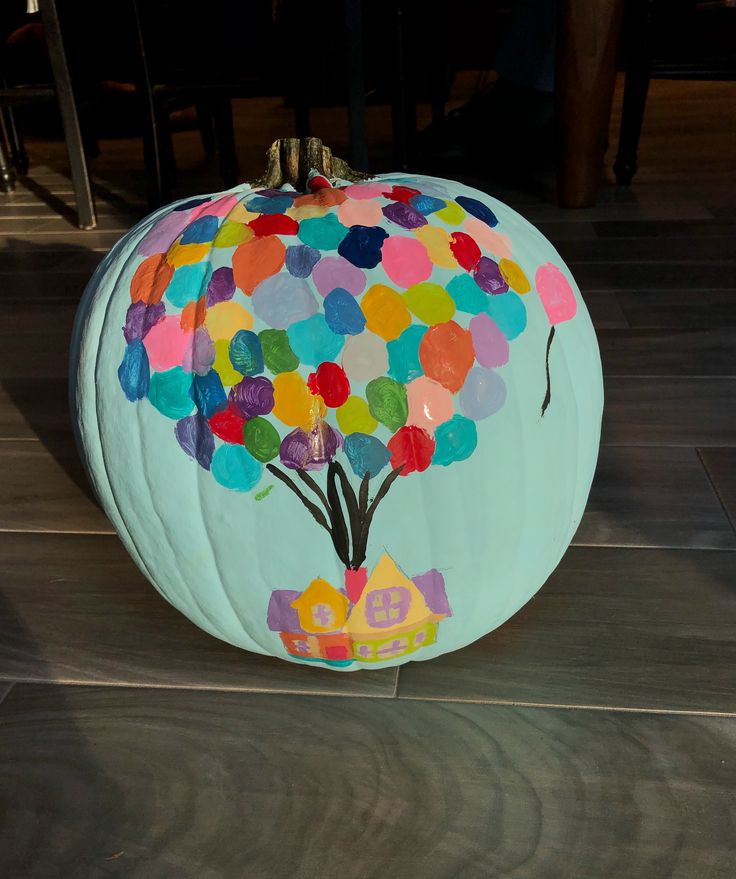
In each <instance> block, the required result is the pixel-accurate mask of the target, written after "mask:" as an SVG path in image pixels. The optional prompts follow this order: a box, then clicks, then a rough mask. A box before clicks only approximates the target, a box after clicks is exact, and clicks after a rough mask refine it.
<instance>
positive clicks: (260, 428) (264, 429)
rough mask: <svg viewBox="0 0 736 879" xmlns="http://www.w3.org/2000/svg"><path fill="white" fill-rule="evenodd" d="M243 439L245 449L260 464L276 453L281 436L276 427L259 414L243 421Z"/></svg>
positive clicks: (270, 458) (272, 457) (269, 459)
mask: <svg viewBox="0 0 736 879" xmlns="http://www.w3.org/2000/svg"><path fill="white" fill-rule="evenodd" d="M243 440H244V442H245V447H246V449H248V451H249V452H250V453H251V455H253V457H254V458H255V459H256V461H260V462H261V463H262V464H265V463H266V462H267V461H271V460H273V459H274V458H275V457H276V455H278V453H279V446H280V445H281V438H280V437H279V433H278V431H277V430H276V428H275V427H274V426H273V424H271V422H270V421H267V420H266V419H265V418H261V417H260V415H257V416H256V417H255V418H251V419H250V421H246V422H245V427H243Z"/></svg>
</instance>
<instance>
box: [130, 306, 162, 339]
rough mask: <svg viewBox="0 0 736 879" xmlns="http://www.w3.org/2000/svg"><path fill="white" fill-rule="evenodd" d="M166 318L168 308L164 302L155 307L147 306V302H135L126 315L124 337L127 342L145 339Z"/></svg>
mask: <svg viewBox="0 0 736 879" xmlns="http://www.w3.org/2000/svg"><path fill="white" fill-rule="evenodd" d="M165 316H166V306H165V305H164V303H163V302H157V303H156V304H155V305H146V303H145V302H134V303H133V304H132V305H131V306H130V307H129V308H128V312H127V314H126V315H125V326H124V327H123V335H124V336H125V341H126V342H132V341H133V339H143V338H145V336H146V333H147V332H148V331H149V330H150V329H151V327H155V326H156V324H157V323H159V322H160V321H162V320H163V319H164V317H165Z"/></svg>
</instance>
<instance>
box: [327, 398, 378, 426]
mask: <svg viewBox="0 0 736 879" xmlns="http://www.w3.org/2000/svg"><path fill="white" fill-rule="evenodd" d="M336 414H337V423H338V425H339V427H340V430H341V431H342V432H343V433H373V431H374V430H375V429H376V428H377V427H378V422H377V421H376V419H375V418H374V417H373V416H372V415H371V413H370V409H369V408H368V403H367V402H366V401H365V400H364V399H363V398H362V397H355V396H351V397H348V398H347V400H346V401H345V402H344V403H343V404H342V406H340V408H339V409H338V410H337V413H336Z"/></svg>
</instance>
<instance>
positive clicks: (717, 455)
mask: <svg viewBox="0 0 736 879" xmlns="http://www.w3.org/2000/svg"><path fill="white" fill-rule="evenodd" d="M699 454H700V457H701V459H702V461H703V464H704V465H705V468H706V470H707V471H708V475H709V476H710V479H711V482H712V483H713V488H714V489H715V491H716V493H717V494H718V497H719V498H720V501H721V503H722V504H723V508H724V510H725V512H726V514H727V515H728V517H729V518H730V520H731V524H732V525H733V527H734V528H735V529H736V449H700V450H699Z"/></svg>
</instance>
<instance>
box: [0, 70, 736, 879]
mask: <svg viewBox="0 0 736 879" xmlns="http://www.w3.org/2000/svg"><path fill="white" fill-rule="evenodd" d="M728 102H730V111H729V103H728ZM734 108H736V84H734V85H729V84H721V85H718V84H708V83H699V84H685V83H654V84H653V87H652V94H651V98H650V105H649V111H648V116H647V125H646V128H645V132H644V137H643V141H642V150H641V166H642V167H641V172H640V174H639V176H638V178H637V180H636V185H635V186H634V187H633V188H632V189H631V190H625V191H620V190H617V189H616V188H615V187H613V186H607V187H606V188H605V189H604V190H603V191H602V193H601V197H600V200H599V204H598V206H597V207H595V208H593V209H590V210H586V211H577V212H564V211H560V210H559V209H558V208H556V207H555V206H554V201H553V199H552V197H551V194H549V191H548V190H547V191H544V190H543V192H545V194H544V195H542V196H539V195H535V196H532V195H529V194H526V193H523V192H520V191H515V190H512V189H508V188H506V189H504V188H503V187H501V188H500V190H499V189H497V190H496V193H497V194H498V195H499V196H500V197H502V198H503V199H504V200H506V201H508V202H509V203H511V204H512V205H513V206H514V207H515V208H517V209H518V210H519V211H521V213H523V214H525V215H526V216H527V217H528V218H529V219H531V220H532V221H533V222H535V223H537V224H538V225H539V226H540V228H541V229H542V231H543V232H544V233H545V234H546V235H548V236H549V237H550V238H551V239H552V241H553V242H554V243H555V244H556V246H557V247H558V248H559V249H560V251H561V253H562V254H563V256H564V257H565V259H566V260H567V261H568V263H569V265H570V267H571V269H572V271H573V273H574V274H575V276H576V278H577V279H578V282H579V284H580V287H581V289H582V290H583V293H584V296H585V299H586V301H587V303H588V305H589V308H590V310H591V313H592V315H593V319H594V323H595V325H596V328H597V330H598V334H599V341H600V346H601V354H602V358H603V364H604V372H605V383H606V411H605V418H604V429H603V445H602V448H601V455H600V463H599V467H598V473H597V477H596V481H595V484H594V487H593V492H592V495H591V498H590V502H589V504H588V510H587V512H586V515H585V518H584V519H583V522H582V524H581V526H580V529H579V531H578V534H577V536H576V538H575V541H574V545H573V546H572V547H571V548H570V550H569V551H568V553H567V555H566V556H565V558H564V559H563V561H562V563H561V564H560V567H559V568H558V570H557V571H556V572H555V574H554V575H553V576H552V577H551V579H550V581H549V582H548V583H547V585H546V586H545V587H544V589H543V590H542V591H541V592H540V593H539V595H538V596H537V597H536V598H535V599H534V600H533V601H532V602H531V603H530V604H529V605H528V606H527V607H525V608H524V609H523V610H522V611H521V612H519V613H518V614H517V615H516V616H515V617H513V618H512V619H511V620H510V621H509V622H508V623H507V624H506V625H505V626H503V627H502V628H501V629H500V630H498V631H496V632H494V633H493V634H492V635H489V636H488V637H486V638H484V639H482V640H481V641H479V642H477V643H476V644H474V645H472V646H471V647H468V648H467V649H465V650H462V651H459V652H457V653H453V654H450V655H447V656H444V657H441V658H439V659H436V660H434V661H432V662H420V663H414V664H410V665H408V666H404V667H403V668H402V669H401V672H400V674H399V673H397V672H396V671H395V670H385V671H378V672H362V673H359V674H353V675H341V674H332V673H329V672H325V671H317V670H314V669H309V668H302V667H298V666H295V665H290V664H287V663H283V662H279V661H277V660H269V659H266V658H264V657H258V656H254V655H250V654H247V653H244V652H241V651H238V650H236V649H234V648H231V647H229V646H227V645H225V644H223V643H220V642H218V641H216V640H214V639H212V638H210V637H209V636H207V635H205V634H204V633H203V632H201V631H199V630H198V629H196V628H195V627H194V626H192V625H191V624H190V623H189V622H188V621H187V620H186V619H185V618H184V617H182V616H180V615H179V614H178V613H177V612H175V611H174V610H173V609H172V608H171V607H169V606H168V605H167V604H166V603H165V602H164V601H163V600H162V599H161V598H159V597H158V595H157V594H156V593H155V592H154V590H153V589H152V588H151V587H150V586H148V585H147V583H146V582H145V581H144V580H143V578H142V577H141V575H140V574H139V573H138V572H137V570H136V569H135V567H134V566H133V564H132V562H131V561H130V560H129V558H128V557H127V555H126V553H125V552H124V551H123V549H122V548H121V546H120V544H119V543H118V541H117V538H116V537H115V536H114V534H113V533H112V529H111V527H110V525H109V523H108V521H107V520H106V518H105V516H104V515H103V514H102V513H101V512H100V510H99V509H98V507H97V506H96V504H95V502H94V500H93V499H92V498H91V496H90V493H89V491H88V488H87V486H86V484H85V481H84V477H83V475H82V472H81V469H80V466H79V463H78V460H77V456H76V453H75V451H74V447H73V443H72V439H71V434H70V428H69V422H68V416H67V412H66V388H65V376H66V370H67V367H66V357H67V349H68V343H69V332H70V327H71V323H72V319H73V315H74V310H75V307H76V303H77V301H78V299H79V294H80V291H81V289H82V288H83V286H84V284H85V282H86V280H87V278H88V277H89V274H90V272H91V271H92V269H93V268H94V266H95V265H96V264H97V262H98V261H99V260H100V259H101V257H102V255H103V254H104V252H105V251H106V249H107V248H109V247H110V246H111V245H112V244H113V243H114V242H115V240H116V239H117V238H118V237H119V236H120V235H121V234H122V232H123V231H124V230H125V229H126V228H127V227H128V226H129V225H130V223H131V222H133V221H134V220H135V219H136V218H137V217H138V216H140V214H141V212H142V211H143V210H144V206H143V197H142V193H143V184H142V177H141V167H142V165H141V157H140V145H139V144H138V143H137V142H135V141H116V142H109V143H103V154H102V156H101V158H100V160H99V161H98V162H97V164H96V167H95V176H96V180H97V181H98V184H99V185H98V206H99V209H100V226H99V229H98V231H95V232H87V233H84V232H78V231H76V230H75V229H74V228H73V227H72V226H71V225H70V224H69V221H68V219H65V218H64V217H63V216H60V215H59V214H58V212H57V209H58V208H61V209H62V210H67V211H68V208H66V209H65V208H64V205H69V204H71V199H72V196H71V187H70V185H69V181H68V179H67V178H66V177H65V176H64V155H63V151H62V150H61V149H60V148H59V145H54V144H52V145H49V144H42V143H37V144H32V153H33V159H34V169H33V175H32V180H31V181H29V184H28V186H20V187H19V188H18V190H17V191H16V193H15V194H13V195H12V196H9V197H6V198H4V199H3V200H2V201H1V202H0V235H2V236H3V244H2V251H0V305H1V307H2V315H3V318H2V322H0V380H1V381H0V440H1V441H0V474H1V475H0V483H1V485H2V489H1V490H0V702H1V703H2V704H0V876H2V877H7V879H36V877H38V879H52V877H61V879H72V877H81V879H96V877H111V876H116V877H135V879H138V877H145V879H148V877H151V879H189V877H191V879H231V877H232V879H241V877H244V879H261V877H263V879H281V877H284V879H286V877H289V879H291V877H304V879H318V877H319V879H344V877H350V879H374V877H376V879H378V877H388V876H391V877H398V879H404V877H410V876H422V877H428V879H450V877H453V879H455V877H456V879H476V877H477V879H488V877H514V879H605V877H611V879H623V877H626V879H639V877H641V879H665V877H666V879H711V877H724V879H732V877H733V876H734V875H736V530H735V529H736V166H735V165H734V149H733V132H732V131H731V130H729V125H732V124H733V118H735V117H736V113H734ZM240 111H241V113H240V114H239V117H238V121H239V131H238V134H239V143H240V145H241V159H242V163H243V168H244V173H245V174H248V173H252V172H253V171H254V170H257V169H258V167H259V165H260V160H259V158H258V157H259V155H260V154H261V152H262V147H263V145H264V144H266V143H268V142H269V141H270V140H271V139H272V137H274V136H276V135H277V134H282V133H288V132H289V126H290V117H289V114H288V112H287V111H285V110H283V109H282V108H280V107H279V106H278V103H277V102H275V101H270V102H264V101H260V102H244V103H243V104H242V105H241V106H240ZM729 112H730V119H729ZM254 120H255V121H254ZM614 122H615V120H614ZM317 124H318V126H319V125H320V124H321V125H324V126H325V127H326V126H328V125H329V130H331V131H333V132H334V137H333V139H332V140H333V143H334V144H335V146H336V151H337V152H340V151H341V148H343V147H344V141H345V129H344V121H343V117H342V115H341V114H335V113H334V112H333V113H331V111H321V113H320V114H318V120H317ZM371 124H372V130H373V132H374V137H375V138H376V140H377V141H378V142H379V146H380V143H383V145H384V146H385V136H384V140H383V141H381V137H382V136H383V135H382V132H384V133H385V127H386V126H385V112H384V111H383V110H381V109H380V108H375V109H372V110H371ZM612 142H614V143H615V139H614V140H613V141H612ZM177 151H178V153H179V155H180V158H181V161H180V167H181V177H180V187H181V190H182V194H185V193H186V192H187V191H193V192H196V191H197V190H198V189H202V190H204V191H206V189H207V187H208V185H209V186H210V188H214V187H215V186H216V183H214V182H213V181H212V180H211V172H210V171H209V170H208V169H207V167H206V166H205V164H204V163H202V162H201V160H200V159H199V148H198V144H197V139H196V135H194V134H193V133H185V134H181V135H179V136H178V137H177ZM208 175H209V177H208ZM208 179H209V182H208ZM31 351H32V352H33V356H32V357H31V356H29V352H31Z"/></svg>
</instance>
